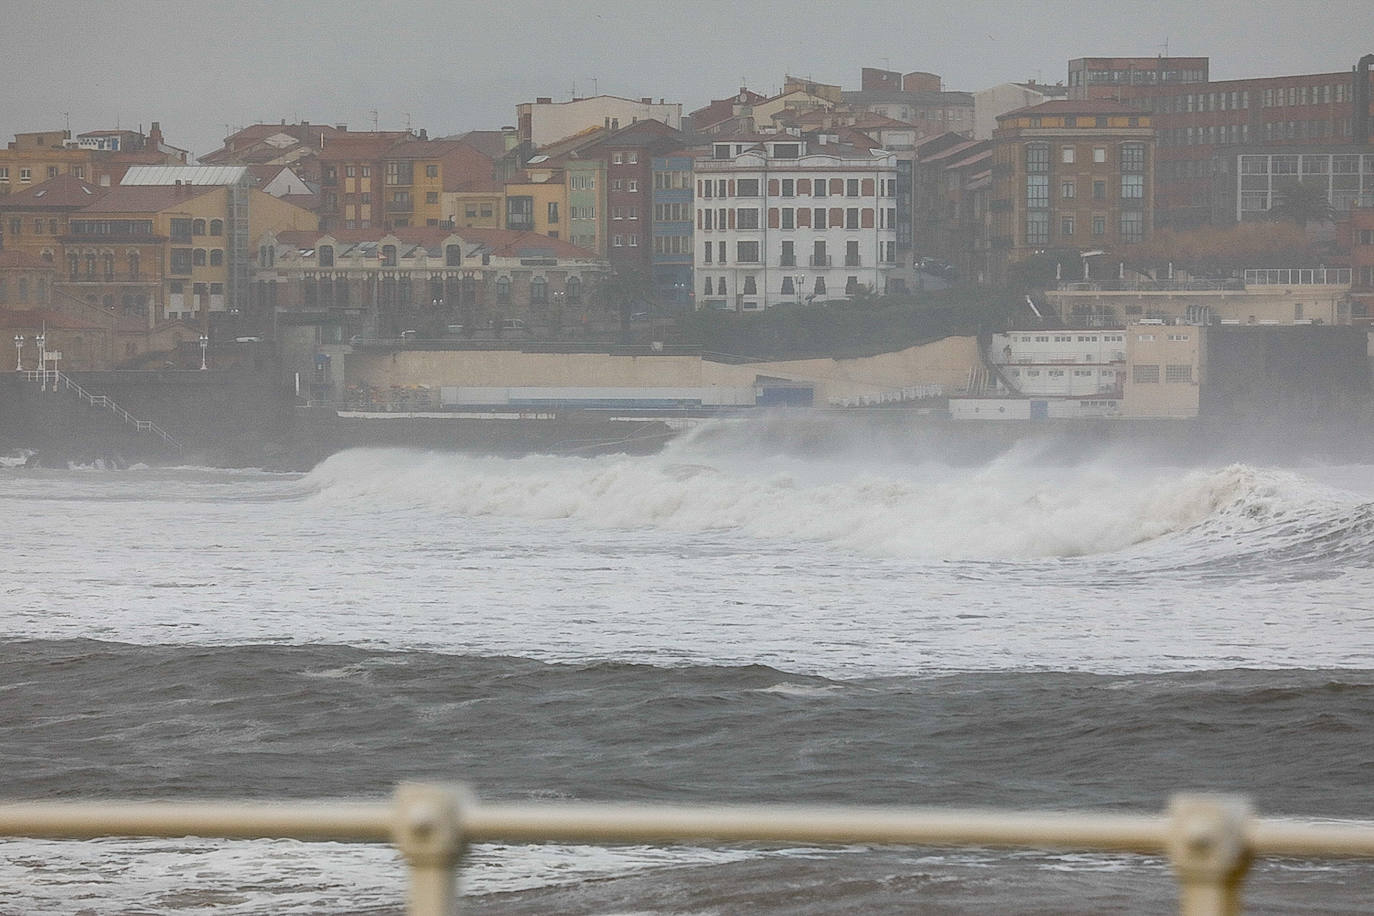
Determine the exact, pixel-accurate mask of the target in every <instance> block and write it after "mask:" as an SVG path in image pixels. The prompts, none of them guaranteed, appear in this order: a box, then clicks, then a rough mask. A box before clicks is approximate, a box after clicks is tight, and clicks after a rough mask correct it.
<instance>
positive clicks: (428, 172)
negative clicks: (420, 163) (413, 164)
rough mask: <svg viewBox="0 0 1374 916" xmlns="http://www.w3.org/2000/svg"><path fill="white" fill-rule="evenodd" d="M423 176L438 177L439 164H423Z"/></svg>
mask: <svg viewBox="0 0 1374 916" xmlns="http://www.w3.org/2000/svg"><path fill="white" fill-rule="evenodd" d="M425 177H426V178H438V177H439V166H437V165H427V166H425Z"/></svg>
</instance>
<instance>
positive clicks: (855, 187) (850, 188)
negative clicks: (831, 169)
mask: <svg viewBox="0 0 1374 916" xmlns="http://www.w3.org/2000/svg"><path fill="white" fill-rule="evenodd" d="M844 196H845V197H858V196H859V179H857V178H850V179H848V180H847V181H845V183H844Z"/></svg>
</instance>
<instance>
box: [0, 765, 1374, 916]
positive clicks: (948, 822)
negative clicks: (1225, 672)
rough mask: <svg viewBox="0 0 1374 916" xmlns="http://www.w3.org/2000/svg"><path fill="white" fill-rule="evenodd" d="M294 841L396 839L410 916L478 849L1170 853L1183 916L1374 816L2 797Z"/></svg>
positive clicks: (31, 831)
mask: <svg viewBox="0 0 1374 916" xmlns="http://www.w3.org/2000/svg"><path fill="white" fill-rule="evenodd" d="M114 836H140V837H183V836H200V837H224V838H235V839H259V838H285V839H296V840H305V841H312V840H313V841H335V842H338V841H352V842H366V843H394V844H395V845H396V846H397V847H398V848H399V849H400V851H401V853H402V855H403V856H404V857H405V859H406V863H407V865H408V867H409V872H410V885H409V889H408V893H407V905H408V912H409V913H411V914H412V916H438V914H451V913H454V912H455V911H456V907H457V892H456V881H455V870H456V868H457V866H458V863H459V860H460V859H461V858H462V855H463V852H464V850H465V848H466V847H467V846H468V845H470V844H472V843H489V842H502V843H540V842H562V843H679V842H700V841H705V840H710V841H714V842H719V843H787V844H793V843H807V844H886V845H900V846H927V845H930V846H979V847H987V846H998V847H1030V848H1040V849H1045V848H1050V849H1066V850H1077V851H1092V852H1133V853H1142V854H1146V855H1158V854H1163V855H1165V856H1167V857H1168V858H1169V860H1170V862H1171V863H1172V865H1173V867H1174V872H1175V875H1176V877H1177V880H1178V883H1179V903H1180V911H1181V912H1182V913H1183V914H1185V916H1213V914H1216V916H1220V914H1234V913H1238V912H1239V911H1240V890H1241V883H1242V881H1243V880H1244V877H1245V873H1246V870H1247V869H1248V868H1249V865H1250V862H1251V860H1252V859H1253V858H1254V857H1256V856H1265V855H1268V856H1304V857H1350V856H1357V857H1374V822H1364V821H1361V822H1342V823H1312V822H1304V821H1296V820H1287V819H1261V818H1258V817H1255V816H1254V815H1253V814H1252V812H1251V810H1250V806H1249V804H1248V803H1247V802H1246V801H1245V800H1244V799H1240V798H1236V797H1233V796H1210V795H1176V796H1174V797H1173V798H1172V799H1171V800H1170V804H1169V809H1168V811H1167V812H1166V813H1165V814H1162V815H1131V814H1109V813H1103V812H1075V813H1067V812H1045V811H1042V812H1030V811H993V810H973V811H968V810H963V811H961V810H946V809H938V808H839V807H831V808H823V807H817V808H803V807H786V806H743V805H739V806H713V807H688V806H681V805H625V804H609V803H607V804H565V803H540V804H483V803H479V802H478V801H476V800H475V799H474V798H473V797H472V796H471V795H470V794H469V793H467V792H466V791H465V790H463V789H462V788H460V787H446V786H441V785H433V784H403V785H401V786H400V787H399V788H398V789H397V790H396V794H395V796H394V797H393V798H392V800H391V801H390V802H385V801H374V802H366V801H253V802H247V801H241V802H112V801H106V802H71V801H30V802H9V803H0V837H42V838H49V839H94V838H97V837H114Z"/></svg>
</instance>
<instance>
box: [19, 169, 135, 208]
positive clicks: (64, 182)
mask: <svg viewBox="0 0 1374 916" xmlns="http://www.w3.org/2000/svg"><path fill="white" fill-rule="evenodd" d="M109 190H110V189H109V188H102V187H98V186H97V185H93V184H91V183H90V182H87V181H82V180H81V179H80V178H74V177H73V176H71V175H58V176H57V177H56V178H49V179H48V180H47V181H45V182H43V183H42V184H36V185H34V186H33V187H31V188H25V189H24V190H22V191H15V192H14V193H13V194H9V195H6V196H4V197H0V209H5V210H44V209H60V208H67V209H79V208H81V207H85V206H87V205H88V204H91V203H94V202H95V201H97V200H99V199H100V198H101V195H103V194H105V193H107V192H108V191H109Z"/></svg>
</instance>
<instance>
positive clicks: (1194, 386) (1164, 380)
mask: <svg viewBox="0 0 1374 916" xmlns="http://www.w3.org/2000/svg"><path fill="white" fill-rule="evenodd" d="M1206 334H1207V329H1206V328H1204V327H1201V326H1198V325H1186V324H1179V325H1174V324H1165V323H1164V322H1163V321H1153V322H1151V321H1148V320H1147V321H1145V322H1143V323H1139V324H1131V325H1128V326H1127V327H1126V333H1125V336H1126V340H1125V344H1126V383H1125V385H1124V389H1123V392H1122V398H1121V415H1122V416H1125V417H1147V418H1161V419H1165V418H1167V419H1180V418H1189V417H1196V416H1197V415H1198V406H1199V403H1200V398H1199V393H1200V391H1201V386H1202V381H1203V379H1202V375H1203V372H1204V366H1203V353H1204V352H1205V348H1204V342H1205V340H1206Z"/></svg>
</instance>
